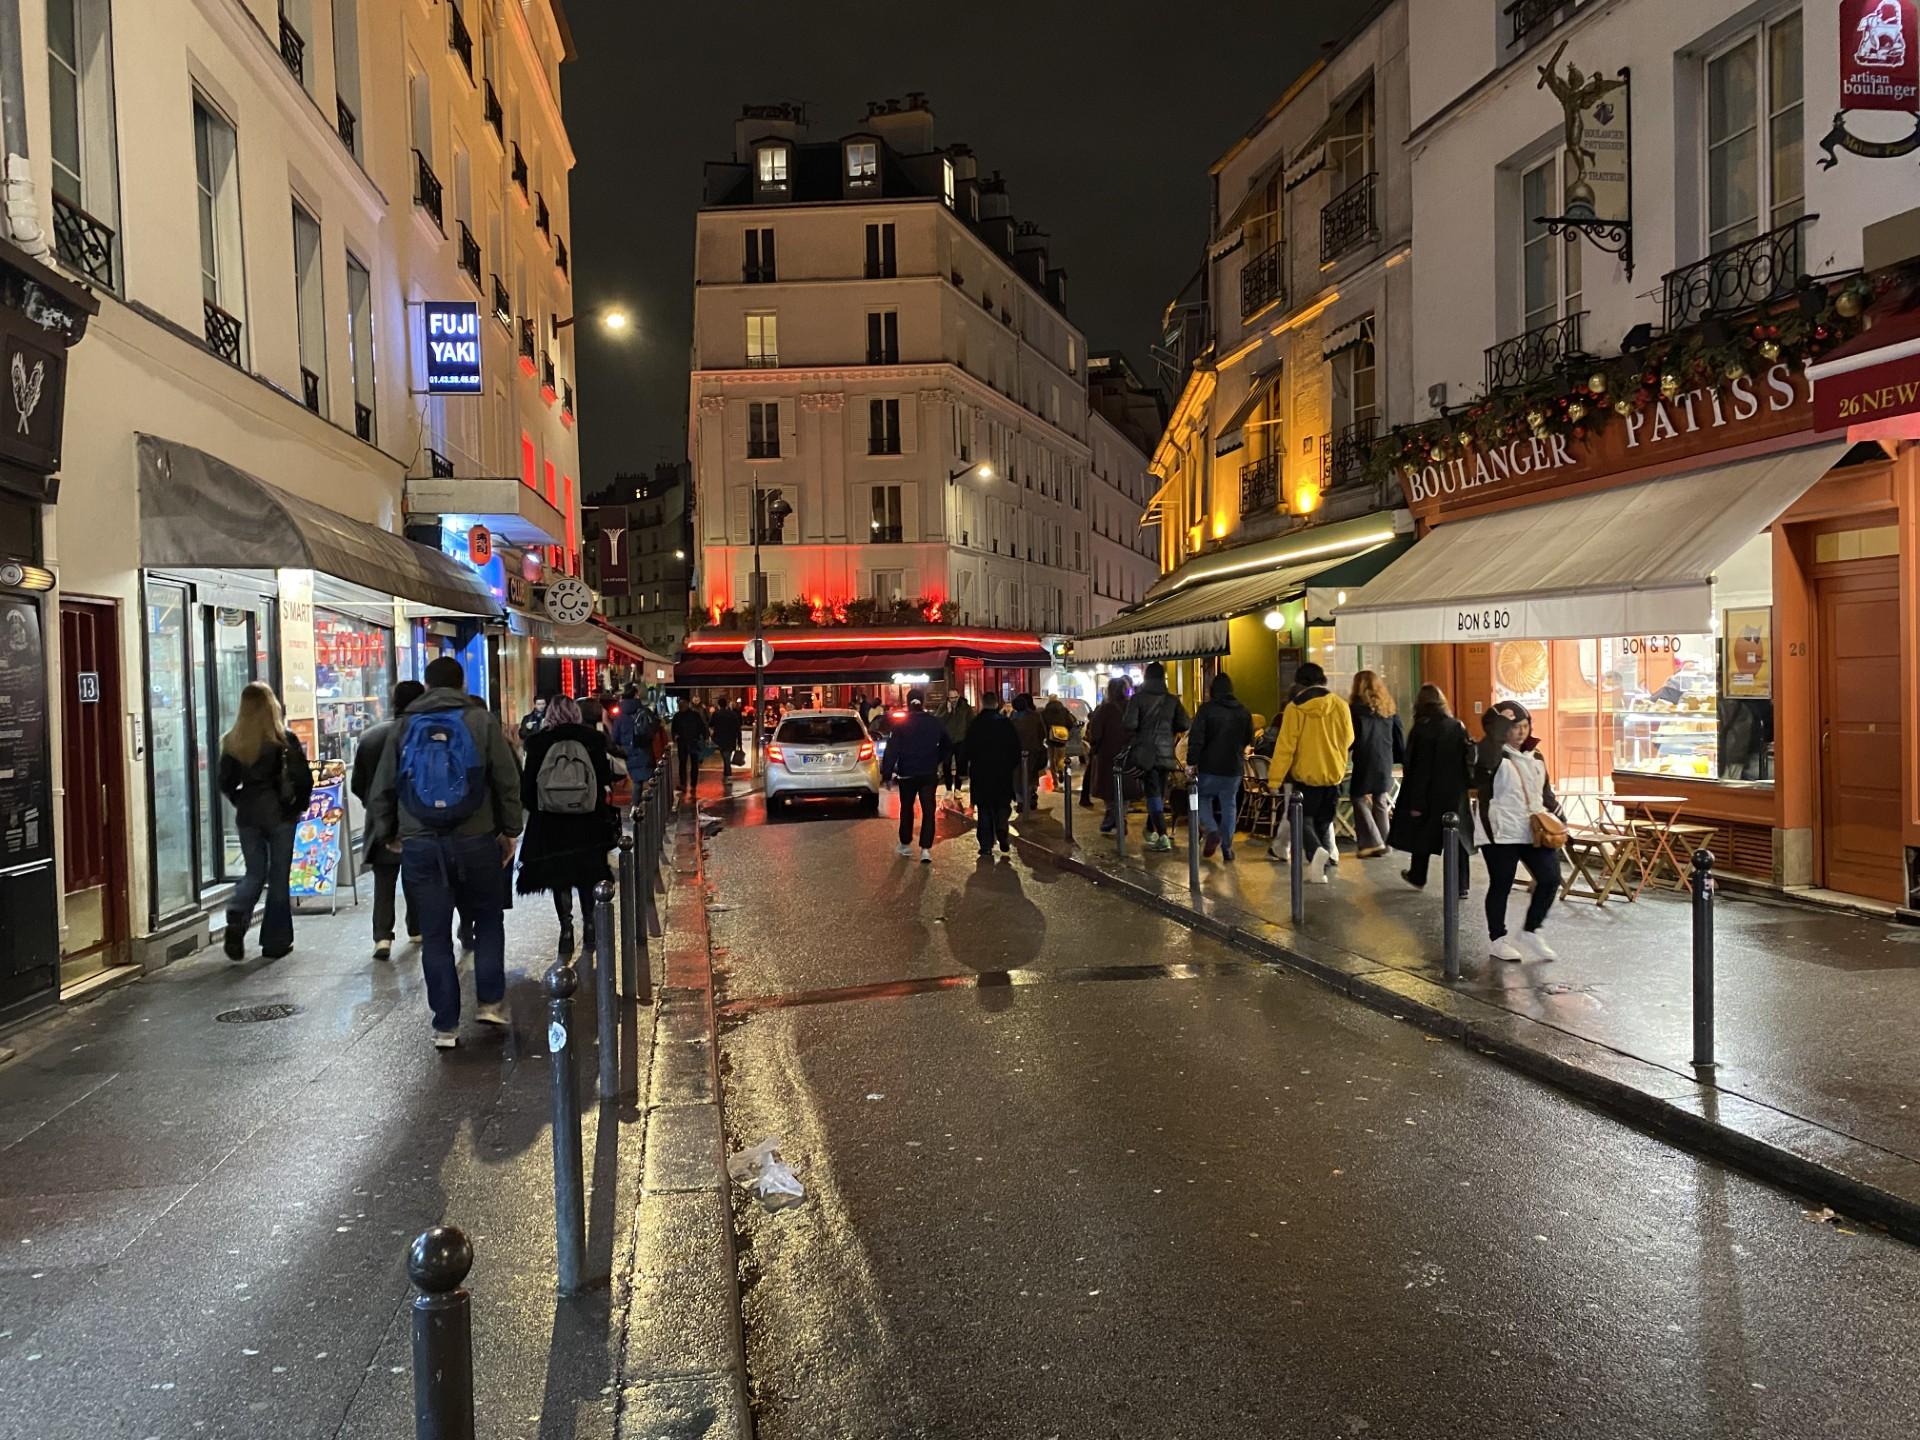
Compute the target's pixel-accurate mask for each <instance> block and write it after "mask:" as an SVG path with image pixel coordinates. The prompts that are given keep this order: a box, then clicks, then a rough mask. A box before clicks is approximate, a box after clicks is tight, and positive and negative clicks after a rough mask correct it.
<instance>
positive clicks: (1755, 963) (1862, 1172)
mask: <svg viewBox="0 0 1920 1440" xmlns="http://www.w3.org/2000/svg"><path fill="white" fill-rule="evenodd" d="M1042 800H1043V804H1044V805H1045V812H1044V813H1042V814H1036V815H1035V816H1033V817H1030V818H1029V819H1027V820H1025V821H1023V822H1022V823H1021V824H1020V826H1019V829H1020V832H1021V838H1022V840H1023V841H1025V842H1027V843H1029V844H1036V845H1039V846H1042V847H1044V848H1046V849H1048V850H1049V851H1051V852H1053V853H1054V854H1055V856H1056V859H1058V860H1059V861H1060V862H1061V863H1063V864H1065V865H1066V866H1067V867H1068V868H1071V869H1075V870H1079V871H1081V872H1082V873H1085V874H1087V875H1089V876H1091V877H1092V878H1095V879H1096V880H1099V881H1102V882H1104V883H1109V884H1114V885H1117V886H1119V887H1121V888H1123V889H1125V890H1126V891H1127V892H1128V893H1130V894H1131V895H1132V896H1133V898H1135V899H1139V900H1144V901H1146V902H1147V903H1150V904H1153V905H1155V906H1156V907H1157V908H1161V909H1164V910H1167V911H1169V912H1170V913H1177V914H1179V915H1181V916H1183V917H1184V918H1186V919H1187V920H1188V922H1189V923H1193V924H1197V925H1200V926H1202V927H1203V928H1206V929H1208V930H1210V931H1212V932H1214V933H1218V934H1222V935H1224V936H1226V937H1228V938H1230V939H1232V940H1233V941H1234V942H1235V943H1238V944H1241V945H1242V946H1245V947H1249V948H1253V949H1256V950H1258V951H1260V952H1262V953H1266V954H1269V955H1270V956H1271V957H1272V958H1274V959H1277V960H1281V961H1283V962H1284V963H1288V964H1292V965H1295V966H1297V967H1298V968H1302V969H1306V970H1309V971H1311V972H1313V973H1314V974H1316V975H1318V976H1319V977H1320V978H1322V979H1324V980H1328V981H1329V982H1330V983H1333V984H1335V985H1337V986H1338V987H1339V988H1342V989H1345V990H1348V991H1349V992H1351V993H1353V994H1355V995H1356V997H1357V998H1361V999H1364V1000H1366V1001H1367V1002H1368V1003H1370V1004H1373V1005H1376V1006H1379V1007H1382V1008H1387V1009H1390V1010H1392V1011H1394V1013H1398V1014H1405V1015H1407V1016H1409V1017H1410V1018H1414V1019H1417V1020H1418V1021H1419V1022H1420V1023H1422V1024H1424V1025H1427V1026H1428V1027H1430V1028H1434V1029H1438V1030H1441V1031H1443V1032H1446V1033H1452V1034H1456V1035H1459V1036H1461V1037H1462V1038H1464V1039H1466V1040H1467V1041H1468V1043H1470V1044H1473V1045H1475V1046H1477V1047H1478V1048H1481V1049H1485V1050H1488V1051H1491V1052H1493V1053H1496V1054H1499V1055H1501V1056H1502V1057H1503V1058H1506V1059H1508V1060H1510V1061H1511V1062H1513V1063H1515V1064H1517V1065H1520V1066H1522V1067H1523V1068H1526V1069H1529V1070H1532V1071H1534V1072H1535V1073H1538V1074H1541V1075H1543V1076H1545V1077H1546V1078H1549V1079H1552V1080H1554V1081H1555V1082H1556V1083H1559V1084H1562V1085H1566V1086H1568V1087H1570V1088H1572V1089H1575V1090H1576V1091H1578V1092H1579V1093H1581V1094H1583V1095H1585V1096H1586V1097H1587V1098H1589V1099H1593V1100H1595V1101H1597V1102H1599V1103H1602V1104H1606V1105H1608V1106H1609V1107H1610V1108H1613V1109H1615V1110H1618V1111H1621V1112H1623V1113H1626V1114H1628V1115H1629V1116H1630V1117H1631V1118H1633V1119H1635V1120H1637V1121H1639V1122H1641V1123H1645V1124H1648V1125H1651V1126H1653V1127H1655V1128H1658V1129H1662V1130H1665V1131H1667V1132H1668V1133H1672V1134H1677V1135H1683V1136H1685V1137H1687V1138H1688V1140H1689V1143H1696V1144H1701V1145H1703V1146H1705V1147H1706V1148H1709V1149H1712V1150H1713V1151H1714V1153H1717V1154H1721V1155H1723V1156H1724V1157H1725V1158H1730V1159H1733V1160H1736V1161H1737V1162H1738V1163H1741V1164H1743V1165H1746V1166H1748V1167H1749V1168H1756V1169H1759V1170H1761V1171H1762V1172H1763V1173H1764V1174H1766V1175H1767V1177H1768V1178H1771V1179H1774V1180H1777V1181H1779V1182H1781V1183H1784V1184H1788V1185H1792V1186H1794V1187H1796V1188H1800V1189H1802V1190H1807V1191H1810V1192H1812V1193H1815V1194H1818V1195H1819V1196H1820V1197H1821V1198H1823V1199H1827V1200H1829V1201H1830V1202H1831V1203H1832V1204H1833V1205H1835V1206H1836V1207H1841V1208H1845V1209H1848V1210H1849V1213H1852V1214H1856V1215H1859V1216H1860V1217H1861V1218H1863V1219H1872V1220H1875V1221H1878V1222H1879V1223H1883V1224H1886V1225H1888V1226H1889V1227H1890V1228H1893V1229H1896V1230H1898V1231H1899V1232H1901V1233H1903V1234H1905V1235H1907V1236H1908V1237H1909V1238H1916V1237H1920V1074H1916V1071H1915V1066H1914V1064H1913V1054H1914V1047H1913V1040H1912V1022H1913V1017H1914V1016H1915V1015H1916V1014H1920V929H1914V928H1910V927H1906V926H1901V925H1896V924H1890V923H1886V922H1877V921H1874V920H1870V919H1866V918H1862V917H1858V916H1854V915H1848V914H1835V913H1829V912H1824V911H1815V910H1811V909H1809V908H1806V907H1801V906H1796V905H1793V904H1791V903H1788V902H1785V901H1774V900H1770V899H1749V898H1740V897H1735V896H1732V895H1729V894H1727V893H1725V892H1724V891H1723V892H1722V894H1721V896H1720V897H1719V900H1718V902H1717V909H1716V916H1715V929H1716V941H1717V944H1716V951H1717V968H1718V985H1717V993H1716V1007H1717V1012H1718V1025H1717V1051H1716V1058H1717V1059H1718V1061H1719V1065H1718V1067H1717V1069H1716V1070H1715V1072H1714V1074H1713V1075H1712V1076H1711V1077H1710V1080H1711V1083H1702V1082H1701V1081H1700V1080H1698V1079H1696V1077H1695V1075H1694V1071H1693V1067H1692V1065H1691V1063H1690V1062H1691V1058H1692V987H1691V975H1692V968H1691V967H1692V950H1691V944H1692V941H1691V928H1690V917H1689V913H1688V907H1687V903H1686V899H1685V897H1684V896H1681V895H1677V894H1673V893H1655V892H1653V891H1651V890H1649V891H1648V892H1646V893H1645V894H1644V895H1643V896H1642V897H1641V898H1640V900H1639V901H1638V902H1636V903H1634V904H1631V905H1628V904H1624V903H1621V902H1619V901H1615V902H1613V903H1610V904H1608V905H1607V906H1606V907H1605V908H1604V909H1601V908H1597V907H1595V906H1594V905H1592V904H1589V903H1583V902H1580V901H1565V902H1562V903H1561V904H1559V905H1557V906H1555V908H1554V913H1553V917H1552V919H1551V920H1550V922H1549V925H1548V935H1549V938H1550V939H1551V940H1552V942H1553V945H1554V948H1555V949H1556V950H1557V951H1558V952H1559V954H1560V956H1561V958H1560V959H1559V960H1557V961H1554V962H1552V963H1543V962H1533V961H1530V962H1527V963H1524V964H1517V965H1516V964H1506V963H1502V962H1499V961H1493V960H1489V959H1487V958H1486V953H1485V937H1486V922H1485V912H1484V910H1483V908H1482V906H1483V897H1484V894H1485V872H1484V870H1482V869H1481V867H1480V865H1479V863H1478V861H1477V860H1476V862H1475V865H1474V875H1473V883H1474V890H1475V893H1474V895H1473V897H1472V898H1471V899H1470V900H1469V901H1467V902H1466V903H1465V904H1464V905H1463V906H1462V909H1461V926H1460V934H1461V960H1462V969H1463V975H1462V978H1461V980H1460V981H1459V982H1457V983H1456V984H1454V985H1451V986H1449V985H1447V984H1446V983H1445V981H1444V979H1443V977H1442V973H1441V966H1440V956H1441V947H1442V931H1441V898H1440V888H1439V882H1438V875H1439V870H1438V866H1437V865H1436V867H1435V872H1434V874H1435V879H1434V881H1433V882H1432V883H1430V885H1429V886H1428V888H1427V890H1425V891H1424V892H1421V891H1415V890H1413V889H1411V888H1409V887H1408V886H1407V885H1406V884H1405V883H1404V882H1402V881H1401V879H1400V878H1399V875H1400V871H1401V869H1402V868H1403V867H1404V864H1405V858H1406V857H1405V856H1402V855H1399V854H1398V853H1395V854H1391V855H1388V856H1386V857H1384V858H1381V859H1377V860H1366V861H1363V860H1358V859H1356V858H1354V857H1353V855H1352V854H1351V852H1350V851H1349V852H1345V853H1343V856H1342V860H1341V864H1340V867H1339V870H1338V872H1337V878H1335V879H1334V881H1333V883H1332V884H1331V885H1330V886H1328V887H1325V888H1322V887H1318V886H1309V887H1308V889H1307V916H1306V920H1305V922H1304V923H1303V925H1302V926H1301V927H1300V928H1299V929H1298V930H1297V931H1296V930H1295V929H1294V927H1293V926H1292V925H1291V924H1290V923H1289V913H1290V894H1289V888H1288V873H1287V867H1286V866H1285V865H1282V864H1277V863H1275V862H1273V861H1271V860H1269V859H1268V858H1267V855H1266V845H1265V842H1264V841H1259V842H1257V841H1254V840H1252V839H1251V838H1248V837H1242V838H1241V841H1240V843H1239V845H1238V846H1237V847H1236V849H1237V852H1238V855H1239V860H1238V863H1237V864H1234V865H1227V864H1225V863H1224V862H1223V861H1222V860H1221V859H1220V858H1219V857H1217V856H1216V857H1215V858H1214V859H1212V860H1206V859H1203V860H1202V861H1201V877H1202V878H1201V890H1202V894H1201V900H1200V903H1199V905H1198V907H1196V906H1195V904H1194V902H1193V899H1192V897H1191V895H1190V893H1189V890H1188V883H1187V854H1186V833H1185V826H1184V825H1182V826H1181V827H1180V828H1179V830H1178V831H1176V833H1175V837H1174V844H1175V849H1174V851H1173V853H1172V854H1161V855H1143V854H1141V852H1140V839H1141V835H1140V825H1141V821H1140V817H1139V816H1138V815H1136V816H1134V817H1133V824H1132V828H1131V829H1130V831H1129V834H1128V846H1127V848H1128V852H1129V853H1128V856H1127V858H1126V859H1125V860H1120V859H1118V858H1116V856H1115V854H1114V847H1113V841H1112V838H1111V837H1103V836H1100V835H1099V834H1098V825H1099V818H1100V816H1101V815H1102V814H1103V813H1104V812H1103V811H1102V810H1099V809H1094V810H1085V809H1083V810H1079V811H1077V812H1076V815H1075V822H1076V823H1075V832H1076V839H1077V841H1078V842H1079V846H1078V849H1077V851H1076V852H1075V853H1074V854H1073V855H1071V856H1069V855H1067V854H1065V844H1064V837H1063V835H1062V832H1061V827H1060V824H1059V818H1060V802H1059V799H1058V797H1056V796H1053V795H1045V796H1043V797H1042ZM1523 905H1524V897H1523V896H1522V895H1520V894H1516V896H1515V898H1514V902H1513V907H1514V908H1513V910H1512V916H1513V919H1512V922H1511V923H1513V924H1516V925H1517V924H1518V917H1519V914H1520V910H1521V908H1522V907H1523Z"/></svg>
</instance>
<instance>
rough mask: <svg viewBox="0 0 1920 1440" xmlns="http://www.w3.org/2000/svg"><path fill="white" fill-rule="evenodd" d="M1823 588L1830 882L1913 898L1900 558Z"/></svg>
mask: <svg viewBox="0 0 1920 1440" xmlns="http://www.w3.org/2000/svg"><path fill="white" fill-rule="evenodd" d="M1816 594H1817V598H1818V604H1819V636H1820V732H1819V743H1820V834H1821V858H1822V861H1823V870H1824V877H1825V878H1824V883H1825V885H1826V886H1827V888H1828V889H1830V890H1841V891H1845V892H1846V893H1847V894H1850V895H1865V896H1871V897H1872V898H1874V899H1876V900H1887V901H1892V902H1894V903H1897V904H1904V903H1905V902H1906V880H1905V874H1904V871H1905V863H1904V852H1903V850H1902V842H1901V832H1900V761H1901V752H1902V737H1901V720H1900V575H1899V568H1898V564H1897V562H1895V561H1893V560H1887V561H1886V562H1884V563H1879V562H1872V563H1867V564H1861V565H1857V566H1852V567H1849V570H1848V572H1847V573H1846V574H1843V575H1836V576H1832V577H1823V578H1821V579H1820V581H1819V582H1818V585H1817V589H1816Z"/></svg>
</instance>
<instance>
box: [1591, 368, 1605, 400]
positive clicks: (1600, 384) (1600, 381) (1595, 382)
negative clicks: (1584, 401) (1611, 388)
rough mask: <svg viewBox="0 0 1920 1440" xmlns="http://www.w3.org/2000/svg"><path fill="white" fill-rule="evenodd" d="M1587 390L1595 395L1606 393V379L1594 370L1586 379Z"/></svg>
mask: <svg viewBox="0 0 1920 1440" xmlns="http://www.w3.org/2000/svg"><path fill="white" fill-rule="evenodd" d="M1587 389H1588V390H1589V391H1590V392H1592V393H1593V394H1595V395H1604V394H1606V393H1607V377H1606V376H1605V375H1604V374H1602V373H1601V372H1600V371H1598V370H1596V371H1594V372H1593V374H1591V375H1589V376H1588V377H1587Z"/></svg>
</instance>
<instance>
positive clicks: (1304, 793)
mask: <svg viewBox="0 0 1920 1440" xmlns="http://www.w3.org/2000/svg"><path fill="white" fill-rule="evenodd" d="M1294 678H1295V680H1296V681H1297V682H1298V689H1297V690H1296V691H1295V692H1294V694H1293V697H1292V698H1291V699H1290V700H1289V702H1288V704H1287V709H1286V715H1285V718H1284V719H1283V720H1281V722H1280V738H1279V739H1278V740H1277V741H1276V742H1275V744H1274V748H1273V765H1272V768H1271V769H1270V770H1269V771H1268V773H1269V774H1270V775H1279V776H1281V777H1283V778H1284V779H1286V780H1288V781H1289V782H1291V783H1292V784H1293V786H1294V787H1295V788H1296V789H1298V790H1299V792H1300V799H1301V807H1302V809H1303V810H1304V812H1305V816H1306V822H1307V853H1306V854H1305V855H1304V856H1301V855H1295V856H1293V857H1292V861H1291V863H1292V864H1295V865H1304V866H1306V879H1307V882H1308V883H1309V884H1312V885H1325V884H1327V883H1328V881H1327V871H1328V869H1329V868H1330V867H1331V866H1332V864H1333V854H1332V851H1333V843H1334V842H1333V819H1334V816H1335V814H1336V813H1337V812H1338V811H1339V809H1340V782H1341V781H1342V780H1344V779H1345V778H1346V774H1347V756H1348V753H1349V752H1350V751H1351V750H1352V749H1353V711H1352V710H1351V709H1349V708H1348V706H1347V704H1346V702H1345V701H1342V700H1339V699H1336V698H1335V697H1334V695H1333V694H1332V693H1331V692H1330V691H1329V690H1328V689H1327V672H1326V671H1325V670H1322V669H1321V668H1320V667H1319V666H1318V665H1316V664H1314V663H1313V662H1312V661H1308V662H1307V663H1306V664H1304V665H1302V666H1301V667H1300V669H1299V672H1298V673H1297V674H1296V676H1295V677H1294ZM1276 845H1277V842H1276ZM1267 854H1268V855H1270V856H1272V857H1273V858H1274V859H1279V858H1280V855H1279V853H1278V851H1277V849H1276V848H1275V847H1274V846H1269V847H1268V850H1267Z"/></svg>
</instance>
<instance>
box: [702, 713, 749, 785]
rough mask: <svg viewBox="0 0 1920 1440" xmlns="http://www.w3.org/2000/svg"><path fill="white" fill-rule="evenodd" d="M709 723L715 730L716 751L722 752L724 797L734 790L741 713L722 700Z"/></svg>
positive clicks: (721, 774) (721, 783)
mask: <svg viewBox="0 0 1920 1440" xmlns="http://www.w3.org/2000/svg"><path fill="white" fill-rule="evenodd" d="M708 723H709V725H710V726H711V728H712V730H713V746H714V749H716V750H718V751H719V752H720V793H721V794H723V795H724V794H727V793H728V792H729V791H731V789H732V788H733V752H734V751H736V750H738V749H739V748H740V732H741V720H740V712H739V711H738V710H736V709H734V708H733V702H732V701H731V700H722V701H721V702H720V703H719V704H718V705H716V706H715V707H714V711H713V719H712V720H711V721H709V722H708Z"/></svg>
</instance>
